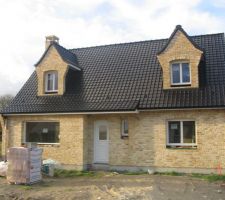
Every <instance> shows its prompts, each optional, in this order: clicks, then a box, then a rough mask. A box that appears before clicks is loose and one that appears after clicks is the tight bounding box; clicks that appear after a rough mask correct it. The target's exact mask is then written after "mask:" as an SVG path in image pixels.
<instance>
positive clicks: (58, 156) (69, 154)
mask: <svg viewBox="0 0 225 200" xmlns="http://www.w3.org/2000/svg"><path fill="white" fill-rule="evenodd" d="M123 118H127V119H128V121H129V138H126V139H121V119H123ZM188 119H190V120H195V122H196V137H197V148H195V149H169V148H166V130H167V121H168V120H188ZM224 119H225V111H224V110H189V111H187V110H186V111H158V112H141V113H139V114H127V115H125V114H124V115H122V114H121V115H120V114H114V115H113V114H110V115H60V116H26V117H25V116H23V117H21V116H17V117H9V118H8V135H9V144H8V146H20V145H21V141H22V132H23V122H25V121H45V120H46V121H49V120H50V121H51V120H53V121H59V122H60V144H59V145H53V146H42V147H43V148H44V158H52V159H55V160H58V161H59V162H61V163H62V164H65V165H68V166H72V167H75V168H77V169H82V167H84V168H85V167H86V166H87V165H92V164H93V149H94V138H93V134H94V123H95V122H96V121H98V120H107V122H108V124H109V165H110V166H111V167H112V168H113V167H114V166H115V167H122V169H128V168H129V167H138V168H139V169H148V168H154V169H156V170H158V169H159V170H160V169H166V170H168V169H178V170H179V169H184V171H185V170H186V171H188V170H189V171H193V170H194V169H197V170H202V169H210V170H211V171H212V172H215V168H217V167H218V166H219V165H221V166H222V168H225V120H224ZM3 151H4V149H3Z"/></svg>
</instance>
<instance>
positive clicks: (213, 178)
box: [154, 172, 225, 182]
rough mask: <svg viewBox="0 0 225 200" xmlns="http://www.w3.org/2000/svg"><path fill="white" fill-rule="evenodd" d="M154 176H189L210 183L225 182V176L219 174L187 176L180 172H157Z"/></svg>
mask: <svg viewBox="0 0 225 200" xmlns="http://www.w3.org/2000/svg"><path fill="white" fill-rule="evenodd" d="M154 174H156V175H157V174H158V175H167V176H188V177H193V178H199V179H202V180H207V181H209V182H215V181H224V182H225V175H218V174H198V173H193V174H186V173H178V172H155V173H154Z"/></svg>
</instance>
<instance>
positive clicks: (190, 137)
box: [183, 121, 195, 143]
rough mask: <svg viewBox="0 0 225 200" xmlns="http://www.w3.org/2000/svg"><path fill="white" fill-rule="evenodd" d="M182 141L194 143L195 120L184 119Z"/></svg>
mask: <svg viewBox="0 0 225 200" xmlns="http://www.w3.org/2000/svg"><path fill="white" fill-rule="evenodd" d="M183 137H184V138H183V142H184V143H195V122H194V121H184V122H183Z"/></svg>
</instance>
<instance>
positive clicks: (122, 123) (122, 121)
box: [121, 119, 129, 138]
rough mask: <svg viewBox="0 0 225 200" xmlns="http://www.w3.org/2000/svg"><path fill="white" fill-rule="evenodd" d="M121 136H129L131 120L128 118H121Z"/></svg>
mask: <svg viewBox="0 0 225 200" xmlns="http://www.w3.org/2000/svg"><path fill="white" fill-rule="evenodd" d="M125 121H127V125H128V133H124V128H125V126H124V122H125ZM121 137H122V138H124V137H129V121H128V119H122V120H121Z"/></svg>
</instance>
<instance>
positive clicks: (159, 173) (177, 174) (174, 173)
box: [154, 171, 186, 176]
mask: <svg viewBox="0 0 225 200" xmlns="http://www.w3.org/2000/svg"><path fill="white" fill-rule="evenodd" d="M154 174H156V175H157V174H158V175H166V176H184V175H186V174H185V173H179V172H174V171H172V172H155V173H154Z"/></svg>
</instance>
